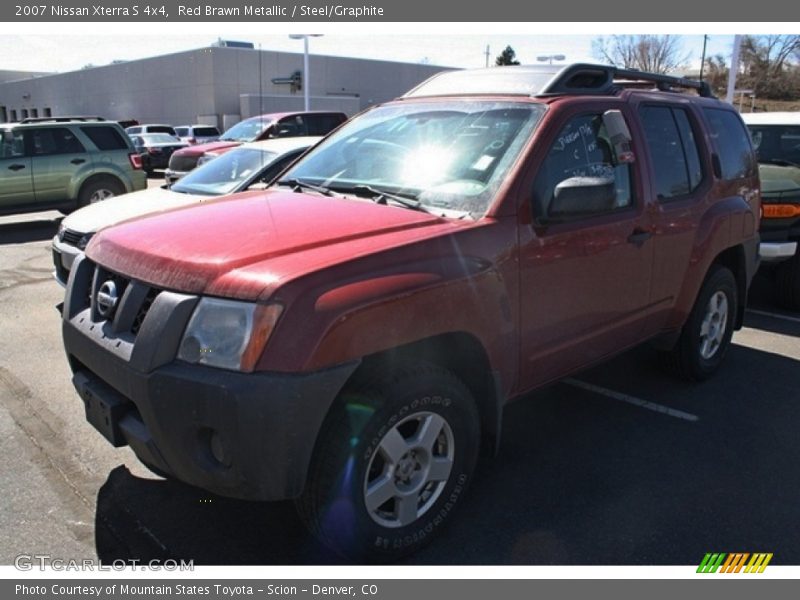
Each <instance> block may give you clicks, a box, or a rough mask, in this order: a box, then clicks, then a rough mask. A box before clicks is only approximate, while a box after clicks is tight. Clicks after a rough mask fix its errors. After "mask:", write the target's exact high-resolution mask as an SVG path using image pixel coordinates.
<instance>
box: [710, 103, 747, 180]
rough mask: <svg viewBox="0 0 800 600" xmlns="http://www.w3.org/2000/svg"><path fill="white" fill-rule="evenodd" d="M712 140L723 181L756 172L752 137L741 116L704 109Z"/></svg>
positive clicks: (719, 110)
mask: <svg viewBox="0 0 800 600" xmlns="http://www.w3.org/2000/svg"><path fill="white" fill-rule="evenodd" d="M703 112H704V113H705V115H706V118H707V119H708V124H709V126H710V128H711V138H712V139H713V140H714V147H715V149H716V151H717V154H718V155H719V162H720V166H721V167H722V179H739V178H741V177H748V176H749V175H752V174H753V173H754V172H755V161H754V160H753V148H752V146H751V144H750V136H749V135H748V134H747V130H746V129H745V126H744V124H743V123H742V121H741V119H739V116H738V115H737V114H736V113H734V112H731V111H729V110H721V109H718V108H704V109H703Z"/></svg>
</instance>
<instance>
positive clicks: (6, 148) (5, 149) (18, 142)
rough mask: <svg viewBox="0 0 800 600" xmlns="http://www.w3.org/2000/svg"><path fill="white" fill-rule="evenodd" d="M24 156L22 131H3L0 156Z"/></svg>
mask: <svg viewBox="0 0 800 600" xmlns="http://www.w3.org/2000/svg"><path fill="white" fill-rule="evenodd" d="M20 156H25V144H24V142H23V141H22V132H20V131H4V132H3V133H2V142H0V158H19V157H20Z"/></svg>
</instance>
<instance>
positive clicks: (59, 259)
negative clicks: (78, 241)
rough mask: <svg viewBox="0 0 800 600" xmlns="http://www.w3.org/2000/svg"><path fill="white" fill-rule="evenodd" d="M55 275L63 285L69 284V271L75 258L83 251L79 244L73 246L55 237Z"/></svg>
mask: <svg viewBox="0 0 800 600" xmlns="http://www.w3.org/2000/svg"><path fill="white" fill-rule="evenodd" d="M52 250H53V266H54V267H55V270H54V271H53V277H55V280H56V281H57V282H58V284H59V285H60V286H61V287H66V286H67V279H68V278H69V272H70V270H71V269H72V265H73V263H74V262H75V259H76V258H77V257H78V256H80V255H81V254H82V253H83V251H82V250H79V249H78V247H77V246H71V245H70V244H65V243H64V242H61V241H59V239H58V236H57V235H56V236H55V237H53V248H52Z"/></svg>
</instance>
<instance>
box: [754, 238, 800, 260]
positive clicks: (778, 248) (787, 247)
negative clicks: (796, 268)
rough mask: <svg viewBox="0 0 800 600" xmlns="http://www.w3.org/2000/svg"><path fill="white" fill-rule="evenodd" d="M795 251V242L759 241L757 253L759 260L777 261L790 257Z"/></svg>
mask: <svg viewBox="0 0 800 600" xmlns="http://www.w3.org/2000/svg"><path fill="white" fill-rule="evenodd" d="M796 253H797V242H761V244H760V245H759V247H758V255H759V257H761V262H764V263H771V262H779V261H782V260H787V259H789V258H792V257H793V256H794V255H795V254H796Z"/></svg>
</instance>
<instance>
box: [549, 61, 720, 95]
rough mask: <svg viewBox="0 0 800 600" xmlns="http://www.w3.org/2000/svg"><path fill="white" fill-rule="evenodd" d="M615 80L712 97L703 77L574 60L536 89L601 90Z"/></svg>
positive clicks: (561, 91)
mask: <svg viewBox="0 0 800 600" xmlns="http://www.w3.org/2000/svg"><path fill="white" fill-rule="evenodd" d="M616 80H625V81H631V82H637V81H640V82H650V83H654V84H655V85H656V87H657V88H658V89H659V90H662V91H670V90H671V89H672V88H673V87H680V88H689V89H693V90H697V93H698V95H700V96H702V97H704V98H714V97H715V96H714V94H713V93H712V91H711V86H709V85H708V82H707V81H697V80H694V79H687V78H685V77H673V76H671V75H661V74H659V73H648V72H646V71H637V70H635V69H621V68H619V67H614V66H611V65H593V64H586V63H577V64H574V65H569V66H567V67H564V68H563V69H562V70H561V71H559V72H558V73H557V74H556V75H555V76H554V77H553V79H551V80H550V81H549V82H548V83H547V85H546V86H544V88H542V90H541V91H540V92H539V94H537V95H539V96H555V95H560V94H581V93H583V94H604V93H611V92H614V91H616V90H617V89H618V86H617V85H616V83H617V82H616Z"/></svg>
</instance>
